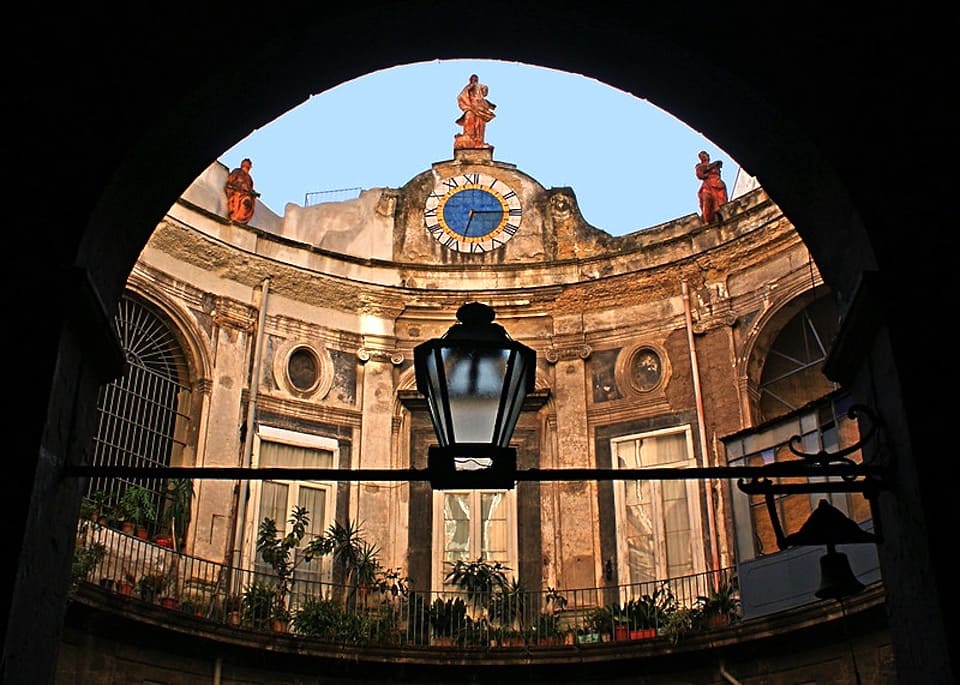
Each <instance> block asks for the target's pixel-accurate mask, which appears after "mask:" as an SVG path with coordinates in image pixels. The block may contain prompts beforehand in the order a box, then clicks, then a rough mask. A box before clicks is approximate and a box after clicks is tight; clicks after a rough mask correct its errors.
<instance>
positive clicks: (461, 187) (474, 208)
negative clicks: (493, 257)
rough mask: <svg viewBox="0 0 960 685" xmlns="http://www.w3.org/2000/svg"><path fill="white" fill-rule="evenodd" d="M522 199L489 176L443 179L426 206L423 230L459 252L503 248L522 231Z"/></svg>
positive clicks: (465, 175) (508, 187)
mask: <svg viewBox="0 0 960 685" xmlns="http://www.w3.org/2000/svg"><path fill="white" fill-rule="evenodd" d="M522 217H523V211H522V208H521V206H520V198H519V197H518V196H517V193H516V192H514V190H513V189H512V188H510V186H508V185H507V184H506V183H504V182H503V181H501V180H500V179H497V178H494V177H493V176H489V175H487V174H480V173H467V174H461V175H458V176H450V177H447V178H443V179H440V181H439V182H438V183H437V184H436V186H435V188H434V190H433V192H432V193H430V195H429V196H428V197H427V201H426V203H425V205H424V210H423V218H424V226H425V227H426V229H427V231H428V232H429V233H430V235H431V237H433V238H434V239H435V240H436V241H438V242H439V243H440V244H441V245H443V246H444V247H447V248H449V249H451V250H456V251H458V252H470V253H484V252H489V251H490V250H495V249H497V248H499V247H502V246H503V245H505V244H506V242H507V241H508V240H509V239H510V238H512V237H513V236H514V235H516V233H517V231H518V230H519V229H520V221H521V219H522Z"/></svg>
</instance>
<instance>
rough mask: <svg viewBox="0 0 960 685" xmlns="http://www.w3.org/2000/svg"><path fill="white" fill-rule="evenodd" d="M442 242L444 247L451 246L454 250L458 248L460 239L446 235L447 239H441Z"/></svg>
mask: <svg viewBox="0 0 960 685" xmlns="http://www.w3.org/2000/svg"><path fill="white" fill-rule="evenodd" d="M443 244H444V246H445V247H453V249H454V250H457V249H459V248H460V241H459V240H457V239H456V238H454V237H453V236H447V239H446V240H444V241H443Z"/></svg>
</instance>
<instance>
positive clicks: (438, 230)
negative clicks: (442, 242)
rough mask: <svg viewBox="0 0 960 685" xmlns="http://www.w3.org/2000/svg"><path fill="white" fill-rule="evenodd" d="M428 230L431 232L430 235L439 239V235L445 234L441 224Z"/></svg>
mask: <svg viewBox="0 0 960 685" xmlns="http://www.w3.org/2000/svg"><path fill="white" fill-rule="evenodd" d="M427 230H428V231H430V233H431V234H432V235H433V236H434V237H437V236H438V235H440V233H442V232H443V229H441V228H440V224H433V225H432V226H427Z"/></svg>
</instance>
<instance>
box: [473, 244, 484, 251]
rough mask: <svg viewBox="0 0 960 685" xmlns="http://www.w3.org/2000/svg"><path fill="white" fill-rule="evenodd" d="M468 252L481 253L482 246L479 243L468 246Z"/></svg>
mask: <svg viewBox="0 0 960 685" xmlns="http://www.w3.org/2000/svg"><path fill="white" fill-rule="evenodd" d="M470 251H471V252H483V251H484V250H483V245H481V244H480V243H473V244H472V245H471V246H470Z"/></svg>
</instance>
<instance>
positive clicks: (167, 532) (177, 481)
mask: <svg viewBox="0 0 960 685" xmlns="http://www.w3.org/2000/svg"><path fill="white" fill-rule="evenodd" d="M192 500H193V481H192V480H191V479H189V478H172V479H170V480H169V481H168V482H167V491H166V493H165V494H164V506H163V512H162V515H161V522H160V523H161V528H162V530H161V533H160V534H158V537H157V544H160V545H162V546H168V545H167V541H169V546H170V547H172V548H174V549H182V548H183V543H184V540H185V536H186V532H187V525H188V524H189V523H190V505H191V502H192Z"/></svg>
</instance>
